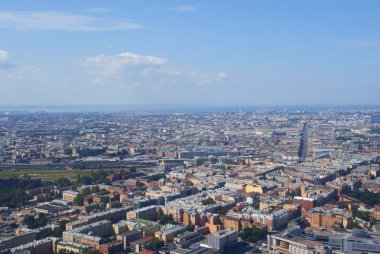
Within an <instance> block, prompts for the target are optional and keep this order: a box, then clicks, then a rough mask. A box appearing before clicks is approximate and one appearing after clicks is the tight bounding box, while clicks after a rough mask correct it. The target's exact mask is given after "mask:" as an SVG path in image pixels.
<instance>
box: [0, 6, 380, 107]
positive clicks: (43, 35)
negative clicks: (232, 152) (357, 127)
mask: <svg viewBox="0 0 380 254" xmlns="http://www.w3.org/2000/svg"><path fill="white" fill-rule="evenodd" d="M379 13H380V1H377V0H366V1H362V0H356V1H351V0H336V1H331V0H319V1H304V0H287V1H280V0H276V1H275V0H261V1H258V0H228V1H227V0H198V1H180V0H175V1H174V0H171V1H169V0H150V1H149V0H138V1H137V0H134V1H131V0H113V1H104V0H101V1H100V0H81V1H78V0H64V1H51V0H33V1H26V0H23V1H21V0H12V1H0V105H20V104H21V105H82V104H87V105H160V104H162V105H171V104H173V105H178V104H183V105H186V104H190V105H270V104H272V105H282V104H284V105H296V104H303V105H305V104H313V105H316V104H319V105H322V104H329V105H331V104H334V105H347V104H355V105H359V104H365V105H370V104H377V105H378V104H380V96H379V95H380V15H379Z"/></svg>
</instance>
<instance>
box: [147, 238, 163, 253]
mask: <svg viewBox="0 0 380 254" xmlns="http://www.w3.org/2000/svg"><path fill="white" fill-rule="evenodd" d="M162 246H164V242H163V241H162V240H160V239H158V238H156V237H154V238H152V240H150V241H149V242H148V243H147V244H145V246H144V247H145V249H147V250H153V251H157V250H158V249H159V248H161V247H162Z"/></svg>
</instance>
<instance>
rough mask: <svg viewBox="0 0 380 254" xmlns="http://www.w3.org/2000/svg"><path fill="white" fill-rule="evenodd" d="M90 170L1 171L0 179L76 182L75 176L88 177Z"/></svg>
mask: <svg viewBox="0 0 380 254" xmlns="http://www.w3.org/2000/svg"><path fill="white" fill-rule="evenodd" d="M91 171H92V170H68V169H51V170H50V169H40V170H34V169H33V170H27V169H21V170H1V171H0V179H4V178H10V177H12V178H20V177H22V176H26V175H29V176H30V177H31V178H40V179H41V180H57V179H59V178H68V179H70V180H76V178H77V174H79V175H80V176H88V175H90V174H91Z"/></svg>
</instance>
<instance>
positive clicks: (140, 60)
mask: <svg viewBox="0 0 380 254" xmlns="http://www.w3.org/2000/svg"><path fill="white" fill-rule="evenodd" d="M166 62H167V59H164V58H160V57H155V56H150V55H138V54H135V53H131V52H123V53H121V54H119V55H116V56H105V55H98V56H93V57H88V58H87V59H86V61H85V63H86V65H87V66H90V67H95V68H100V69H102V70H103V74H106V75H107V74H114V73H116V72H120V71H122V70H123V69H125V68H130V67H132V66H140V67H141V66H143V67H145V68H146V67H148V66H155V65H162V64H164V63H166Z"/></svg>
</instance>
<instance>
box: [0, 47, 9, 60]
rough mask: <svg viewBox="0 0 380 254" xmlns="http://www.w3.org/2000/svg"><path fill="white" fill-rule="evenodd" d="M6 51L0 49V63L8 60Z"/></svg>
mask: <svg viewBox="0 0 380 254" xmlns="http://www.w3.org/2000/svg"><path fill="white" fill-rule="evenodd" d="M8 55H9V54H8V51H6V50H2V49H0V61H3V60H5V59H7V58H8Z"/></svg>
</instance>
